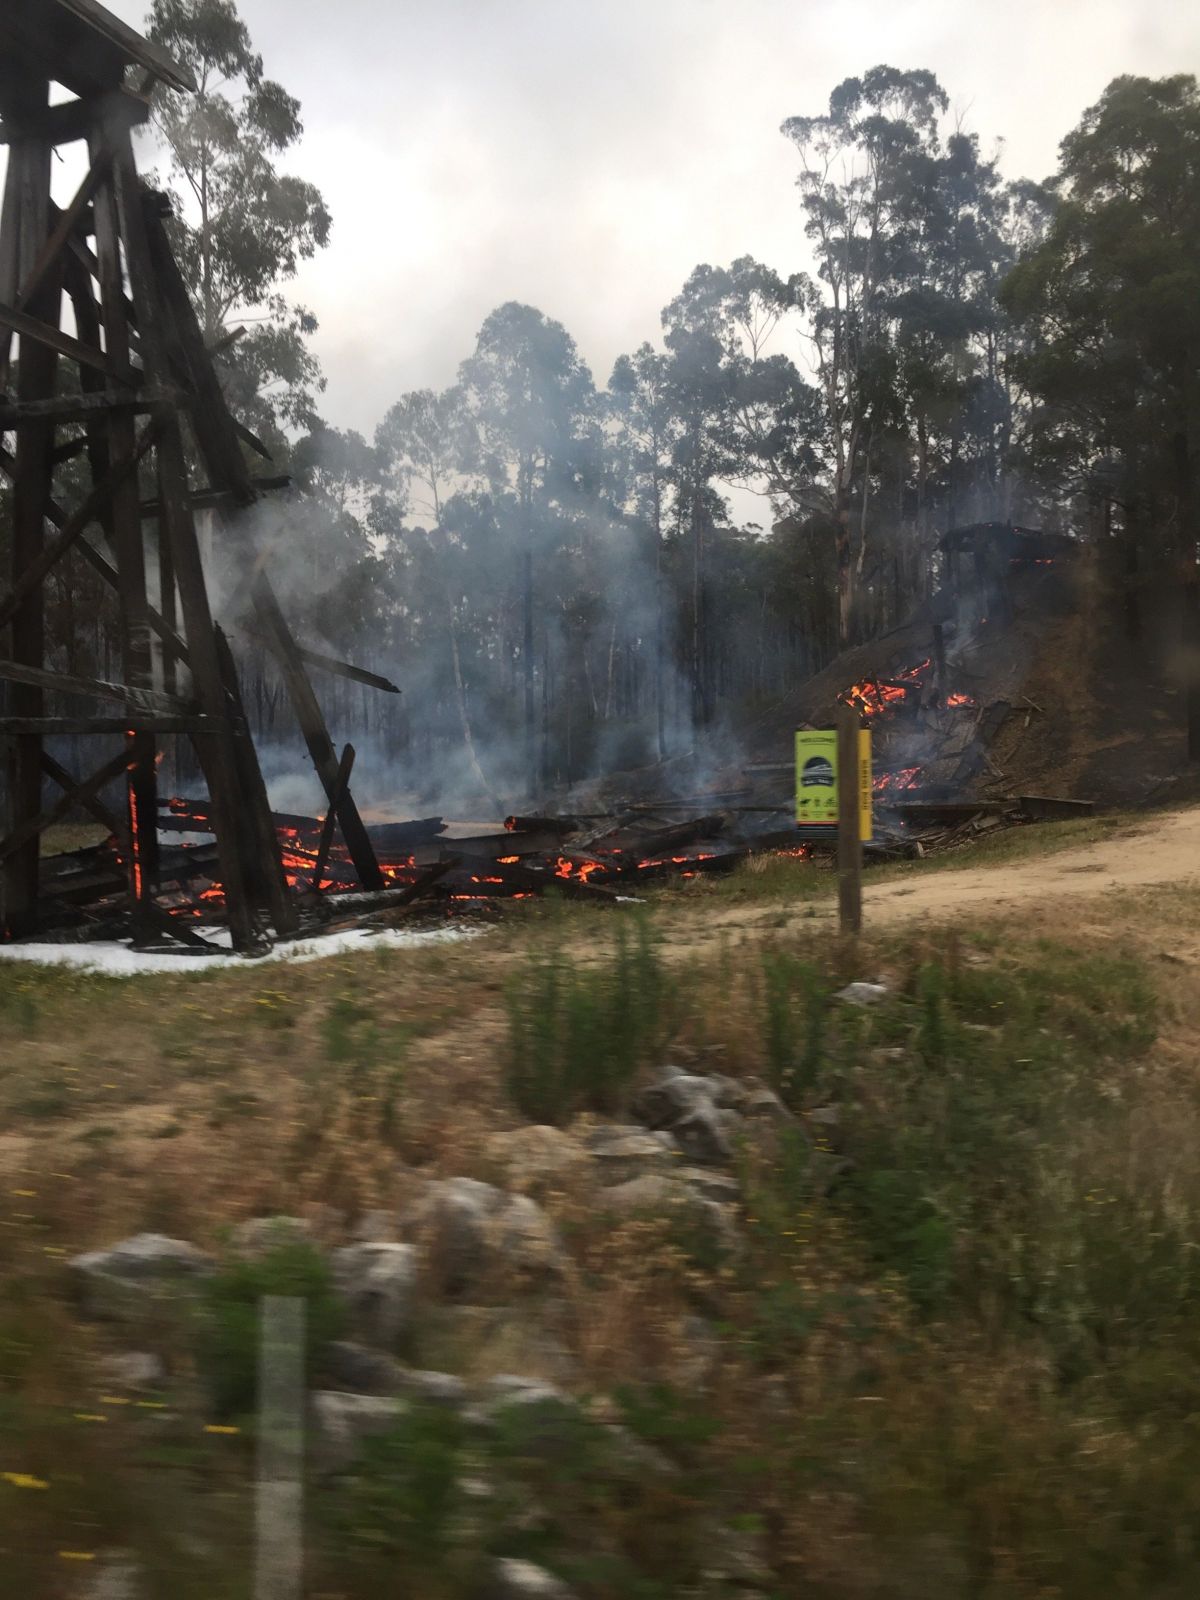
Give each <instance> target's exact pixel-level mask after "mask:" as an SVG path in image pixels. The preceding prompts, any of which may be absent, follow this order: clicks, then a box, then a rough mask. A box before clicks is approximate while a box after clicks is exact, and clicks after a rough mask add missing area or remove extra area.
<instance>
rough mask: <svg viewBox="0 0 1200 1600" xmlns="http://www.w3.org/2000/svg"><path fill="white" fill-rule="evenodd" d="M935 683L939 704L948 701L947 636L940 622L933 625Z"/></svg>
mask: <svg viewBox="0 0 1200 1600" xmlns="http://www.w3.org/2000/svg"><path fill="white" fill-rule="evenodd" d="M933 683H934V688H935V689H936V690H937V703H938V705H939V706H940V705H943V704H944V703H945V699H946V634H945V630H944V629H943V627H942V624H941V623H940V622H935V623H934V625H933Z"/></svg>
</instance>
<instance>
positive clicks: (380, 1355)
mask: <svg viewBox="0 0 1200 1600" xmlns="http://www.w3.org/2000/svg"><path fill="white" fill-rule="evenodd" d="M325 1369H326V1371H327V1372H328V1374H329V1376H330V1378H331V1379H332V1380H333V1382H334V1383H336V1384H337V1385H338V1387H339V1389H343V1390H346V1389H350V1390H353V1391H354V1392H355V1393H357V1394H390V1395H396V1394H399V1393H400V1388H399V1384H400V1374H401V1373H402V1372H403V1370H404V1369H403V1367H402V1366H401V1365H400V1363H399V1362H398V1361H397V1360H396V1358H395V1357H394V1356H389V1355H387V1354H386V1353H385V1352H384V1351H382V1350H372V1349H370V1348H369V1347H368V1346H367V1345H365V1344H355V1343H354V1341H353V1340H351V1339H337V1340H335V1341H334V1342H333V1343H332V1344H331V1345H330V1346H329V1347H328V1349H327V1350H326V1352H325Z"/></svg>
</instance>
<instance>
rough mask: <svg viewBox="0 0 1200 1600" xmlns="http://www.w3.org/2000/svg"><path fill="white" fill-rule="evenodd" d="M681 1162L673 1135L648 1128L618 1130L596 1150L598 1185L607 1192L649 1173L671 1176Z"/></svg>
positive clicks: (595, 1163) (597, 1144) (593, 1152)
mask: <svg viewBox="0 0 1200 1600" xmlns="http://www.w3.org/2000/svg"><path fill="white" fill-rule="evenodd" d="M678 1162H679V1146H678V1144H677V1143H676V1142H675V1140H674V1138H673V1137H672V1136H671V1134H669V1133H666V1132H664V1131H661V1130H660V1131H659V1132H656V1133H650V1132H647V1130H646V1129H645V1128H637V1127H634V1128H628V1129H626V1128H622V1129H620V1130H617V1129H614V1130H613V1136H612V1137H609V1138H607V1139H602V1140H598V1141H597V1142H596V1143H595V1144H593V1146H592V1163H593V1169H594V1171H595V1173H596V1178H597V1181H598V1182H599V1183H600V1185H601V1186H602V1187H604V1188H607V1187H608V1186H609V1185H610V1184H614V1183H625V1182H626V1181H627V1180H628V1179H630V1178H640V1177H644V1176H645V1175H646V1174H647V1173H656V1172H657V1173H666V1172H670V1171H671V1170H672V1168H673V1167H675V1166H676V1165H677V1164H678Z"/></svg>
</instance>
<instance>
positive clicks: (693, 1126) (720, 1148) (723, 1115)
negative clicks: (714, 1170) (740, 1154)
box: [672, 1103, 742, 1166]
mask: <svg viewBox="0 0 1200 1600" xmlns="http://www.w3.org/2000/svg"><path fill="white" fill-rule="evenodd" d="M741 1125H742V1119H741V1117H740V1116H739V1115H738V1113H737V1112H736V1111H718V1109H717V1108H716V1106H714V1105H712V1104H711V1103H710V1104H707V1105H700V1106H697V1107H696V1109H695V1110H694V1111H692V1112H690V1113H689V1114H688V1115H687V1116H686V1117H683V1118H682V1119H681V1120H680V1121H679V1122H677V1123H676V1124H675V1126H674V1128H673V1129H672V1132H673V1133H674V1135H675V1138H676V1139H677V1140H678V1142H679V1147H680V1149H681V1150H682V1151H683V1152H684V1154H685V1155H686V1156H688V1157H689V1158H690V1159H691V1160H692V1161H700V1162H705V1163H707V1164H709V1165H711V1166H723V1165H725V1164H726V1163H727V1162H729V1161H732V1160H733V1150H734V1140H735V1138H736V1137H737V1134H738V1130H739V1129H740V1128H741Z"/></svg>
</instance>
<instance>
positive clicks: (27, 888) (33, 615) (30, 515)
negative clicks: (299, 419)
mask: <svg viewBox="0 0 1200 1600" xmlns="http://www.w3.org/2000/svg"><path fill="white" fill-rule="evenodd" d="M2 91H3V104H4V110H5V112H6V113H7V112H8V111H9V110H10V108H12V107H14V106H15V107H19V108H20V109H21V110H25V109H28V110H33V111H36V110H40V109H41V108H42V107H43V106H44V105H45V104H46V102H47V98H48V92H49V85H48V83H47V81H46V80H45V79H40V80H39V79H37V78H32V79H31V78H29V77H28V76H26V75H25V74H24V73H23V72H22V69H21V67H20V65H19V64H15V63H13V62H11V61H8V62H5V64H4V67H3V78H2ZM52 154H53V152H52V149H51V146H50V145H49V144H47V143H46V141H45V140H44V139H40V140H39V139H36V138H32V139H31V138H20V139H18V140H16V141H15V142H14V143H13V144H12V146H11V147H10V150H9V158H8V159H9V170H8V179H7V184H11V185H12V186H13V188H12V196H11V198H12V200H13V202H14V203H13V205H12V206H10V205H9V203H8V202H9V198H10V196H9V193H8V192H7V185H6V195H5V206H4V219H3V221H4V227H5V230H6V231H7V232H8V234H9V239H8V241H7V246H8V251H7V253H6V258H5V260H4V261H3V263H2V265H0V292H2V293H3V295H4V297H5V299H9V298H10V297H12V296H13V295H14V294H15V290H14V288H13V285H12V281H11V280H12V279H13V277H14V276H15V279H16V283H17V284H18V285H19V283H20V282H21V281H22V280H24V279H25V278H26V277H27V276H28V274H29V272H30V270H31V269H32V267H33V265H34V263H35V262H36V260H37V258H38V254H39V252H40V250H41V248H42V245H43V243H44V242H45V240H46V237H47V235H48V234H49V232H50V221H49V206H50V165H51V158H52ZM61 281H62V280H61V274H60V273H59V272H58V271H52V272H50V273H48V274H47V275H46V277H45V278H44V279H43V282H42V284H41V286H40V287H39V289H38V291H37V293H36V294H35V295H34V296H33V298H32V299H31V301H30V305H29V311H30V314H31V315H33V316H35V317H40V318H41V319H43V320H45V321H47V322H48V321H50V320H51V319H52V318H55V319H56V318H57V314H58V302H59V297H60V294H61ZM57 367H58V357H57V355H56V353H55V352H54V351H53V350H52V349H49V348H48V347H47V346H46V345H44V344H37V343H34V342H32V341H30V340H28V339H27V338H26V337H25V336H24V335H22V338H21V360H20V366H19V369H18V372H17V401H16V407H17V410H18V411H25V412H29V411H30V410H31V409H32V410H33V411H36V410H37V409H38V408H39V407H53V405H54V404H55V403H56V402H55V399H54V389H55V384H56V382H57ZM12 425H13V424H8V426H12ZM53 450H54V426H53V422H52V421H50V420H49V419H48V418H46V417H35V416H26V417H24V418H22V419H21V424H20V426H19V427H18V431H17V443H16V451H15V461H14V482H13V499H12V531H11V541H10V548H11V582H10V587H11V588H15V587H16V584H17V582H18V581H19V580H20V575H21V574H22V572H23V571H24V570H25V568H26V567H27V566H30V565H31V564H32V563H34V562H35V561H37V559H38V557H39V555H40V554H41V549H42V545H43V542H44V538H45V532H44V529H45V511H46V503H47V501H48V500H49V497H50V477H51V472H52V464H51V455H52V453H53ZM11 626H12V632H11V645H10V650H11V654H12V655H13V657H14V658H15V659H16V661H17V662H18V663H19V664H21V665H24V666H26V667H28V668H31V669H34V670H36V669H38V668H40V667H41V666H42V664H43V662H44V659H45V623H44V597H43V594H42V591H41V589H40V588H37V589H35V590H34V591H32V592H31V593H29V594H27V595H26V597H25V599H24V600H23V601H22V603H21V605H20V606H19V607H17V609H16V611H15V612H14V614H13V617H12V625H11ZM0 648H2V647H0ZM10 681H13V680H10ZM5 709H6V711H7V712H8V713H10V714H11V715H13V716H28V717H37V716H40V715H41V714H42V710H43V703H42V689H41V687H40V686H39V685H37V684H35V683H30V682H29V681H28V680H26V681H25V682H24V683H21V682H15V681H14V682H13V687H12V688H11V689H10V690H9V691H8V694H7V706H6V707H5ZM41 757H42V745H41V738H40V737H39V736H38V735H37V734H23V735H20V736H19V737H17V738H16V739H15V740H13V741H11V743H10V753H9V762H8V773H7V777H8V783H9V785H10V794H11V819H12V824H13V828H12V832H10V834H9V841H10V847H9V848H8V849H6V850H5V851H4V853H3V858H4V860H5V863H6V864H5V870H4V892H3V906H4V912H3V914H4V921H5V924H6V926H7V928H8V930H9V932H10V933H12V934H14V935H20V934H24V933H28V932H31V931H32V930H33V929H34V928H35V926H36V923H37V898H38V843H37V834H38V832H39V831H40V824H39V818H40V816H41V811H40V807H41V791H42V761H41ZM14 840H15V841H17V842H16V843H15V844H14V843H12V841H14Z"/></svg>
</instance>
